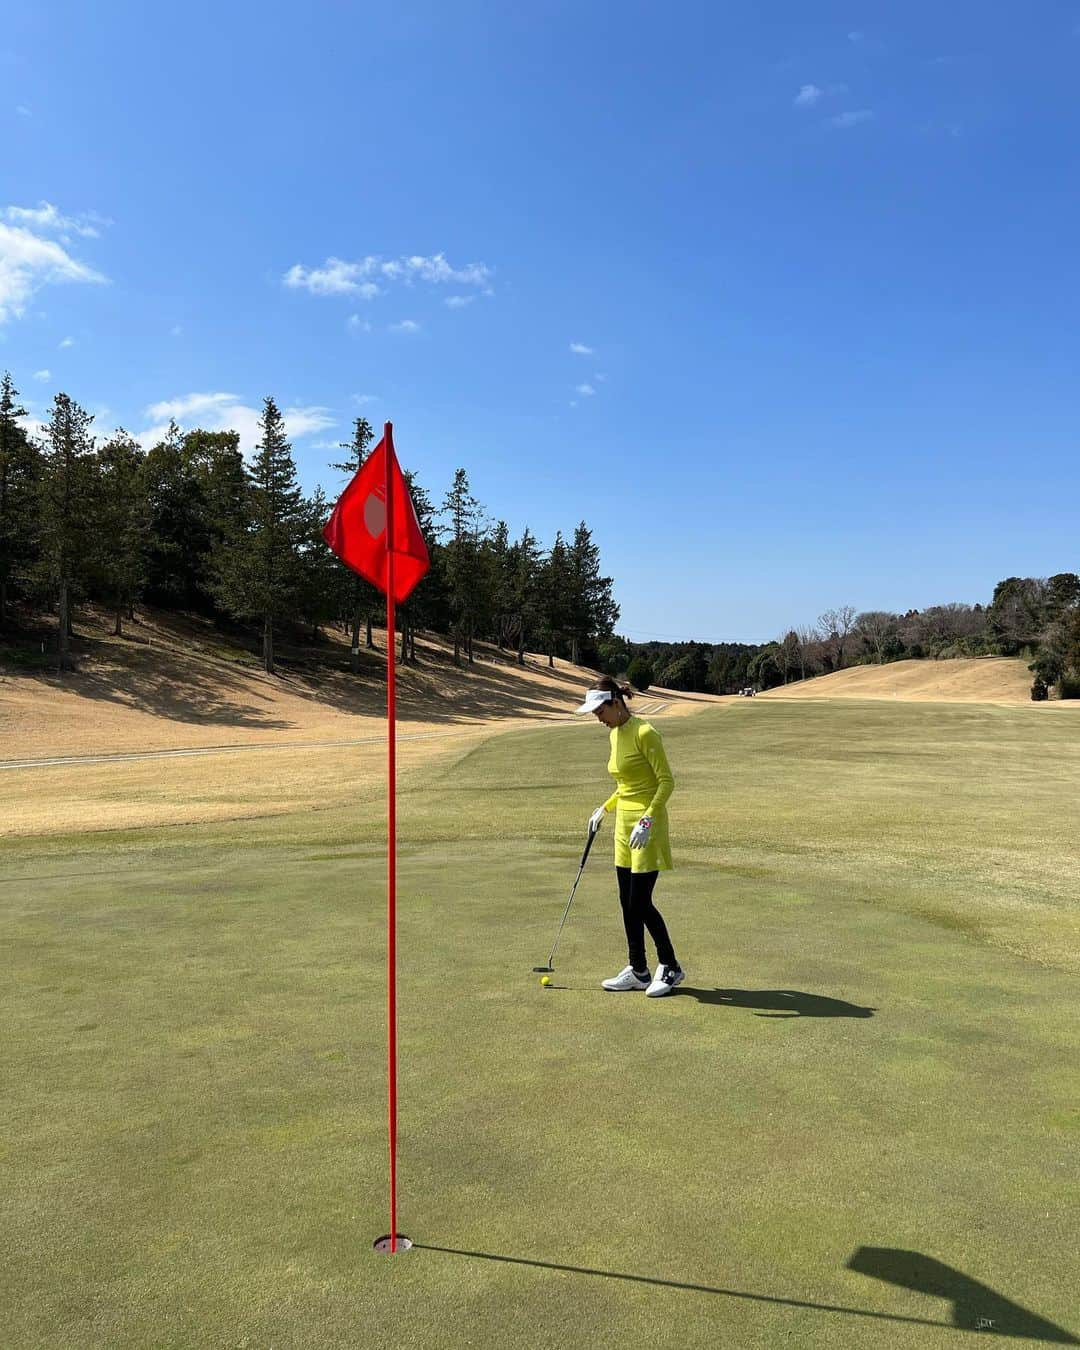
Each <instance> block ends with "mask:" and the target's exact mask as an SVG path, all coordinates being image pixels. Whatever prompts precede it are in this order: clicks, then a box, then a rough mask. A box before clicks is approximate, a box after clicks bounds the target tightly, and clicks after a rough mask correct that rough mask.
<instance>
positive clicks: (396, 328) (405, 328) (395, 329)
mask: <svg viewBox="0 0 1080 1350" xmlns="http://www.w3.org/2000/svg"><path fill="white" fill-rule="evenodd" d="M390 331H391V333H419V331H420V325H419V324H418V323H417V322H416V320H415V319H402V320H401V322H400V323H392V324H391V325H390Z"/></svg>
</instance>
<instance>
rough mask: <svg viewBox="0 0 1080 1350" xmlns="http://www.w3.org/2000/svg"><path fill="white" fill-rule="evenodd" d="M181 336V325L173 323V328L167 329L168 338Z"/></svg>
mask: <svg viewBox="0 0 1080 1350" xmlns="http://www.w3.org/2000/svg"><path fill="white" fill-rule="evenodd" d="M183 335H184V330H183V328H182V327H181V325H180V324H178V323H174V324H173V326H172V327H171V328H170V329H169V336H170V337H183Z"/></svg>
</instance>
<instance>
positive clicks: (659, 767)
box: [638, 727, 675, 816]
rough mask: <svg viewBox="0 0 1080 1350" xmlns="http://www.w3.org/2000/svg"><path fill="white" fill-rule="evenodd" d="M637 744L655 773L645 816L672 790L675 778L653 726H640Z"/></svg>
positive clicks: (658, 805) (649, 814)
mask: <svg viewBox="0 0 1080 1350" xmlns="http://www.w3.org/2000/svg"><path fill="white" fill-rule="evenodd" d="M638 746H639V748H640V750H641V753H642V754H643V755H644V756H645V758H646V759H647V760H648V761H649V766H650V768H651V769H652V771H653V773H654V774H656V791H655V792H654V793H653V799H652V801H651V802H650V803H649V809H648V811H646V812H645V814H646V815H647V816H652V815H655V814H656V811H657V809H658V808H659V807H661V806H663V804H664V803H665V802H666V801H667V799H668V798H669V797H670V796H671V794H672V792H674V790H675V778H674V775H673V774H672V772H671V765H670V764H669V763H668V759H667V754H666V753H665V751H664V742H663V741H662V740H661V738H660V733H659V732H658V731H657V730H656V728H655V727H642V729H641V731H640V732H639V733H638Z"/></svg>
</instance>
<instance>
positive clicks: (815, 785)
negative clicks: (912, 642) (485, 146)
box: [0, 700, 1080, 1350]
mask: <svg viewBox="0 0 1080 1350" xmlns="http://www.w3.org/2000/svg"><path fill="white" fill-rule="evenodd" d="M655 720H656V725H657V726H658V727H659V728H660V729H661V730H662V731H663V734H664V738H665V743H666V746H667V749H668V753H669V755H670V758H671V763H672V767H673V770H674V773H675V777H676V791H675V795H674V796H673V798H672V801H671V820H672V839H673V851H674V856H675V864H676V870H675V871H674V872H673V873H671V874H665V875H663V876H662V877H661V879H660V884H659V887H658V890H657V903H658V904H659V905H660V907H661V908H662V910H663V911H664V914H665V916H666V918H667V920H668V924H669V926H670V928H671V932H672V936H673V938H674V941H675V944H676V949H677V951H678V953H679V955H680V957H681V959H682V962H683V964H684V966H685V968H686V971H687V982H686V985H685V986H683V988H681V989H680V990H678V991H677V993H676V994H674V995H673V996H672V997H670V998H668V999H663V1000H646V999H644V997H642V996H639V995H635V994H624V995H609V994H605V993H603V992H602V991H601V990H600V989H599V987H598V984H599V980H600V979H601V978H602V977H603V976H605V975H610V974H613V973H614V972H616V971H617V970H618V969H619V967H620V966H621V965H622V964H623V962H624V958H625V950H624V946H623V941H622V930H621V922H620V920H619V917H618V909H617V902H616V899H615V893H614V876H613V873H612V871H611V866H610V857H611V830H610V826H605V828H604V831H603V833H602V834H601V836H600V838H599V840H598V841H597V845H596V847H595V848H594V850H593V856H592V858H591V859H590V861H589V864H588V867H587V869H586V872H585V875H584V877H583V879H582V882H581V885H580V888H579V890H578V894H577V898H576V900H575V906H574V910H573V911H572V913H571V915H570V919H569V922H568V925H567V928H566V931H565V933H564V935H563V938H562V941H561V944H560V948H559V953H558V957H557V960H556V973H555V975H554V977H553V980H554V985H553V987H552V988H550V989H547V990H545V989H541V988H540V986H539V984H538V981H537V977H536V976H535V975H533V974H531V973H530V972H531V968H532V967H533V966H534V965H536V964H537V963H539V962H541V961H542V960H544V959H545V958H546V955H547V952H548V950H549V948H550V944H551V940H552V938H553V936H554V932H555V927H556V925H557V922H558V919H559V916H560V914H561V911H562V907H563V905H564V904H565V900H566V896H567V894H568V891H569V887H570V885H571V884H572V882H573V878H574V875H575V872H576V868H577V863H578V861H579V859H580V850H581V843H582V836H583V833H584V827H585V822H586V820H587V818H588V814H589V812H590V811H591V810H592V809H593V808H594V807H595V806H596V805H597V804H598V803H599V802H601V801H602V800H603V799H604V797H606V796H607V794H608V791H609V786H608V779H607V775H606V774H605V772H604V765H605V762H606V758H607V737H606V735H605V734H604V733H603V732H602V731H601V730H599V729H598V728H596V727H594V726H592V725H589V726H582V725H569V726H542V727H536V728H529V729H523V730H521V729H519V730H513V731H509V732H505V733H503V734H499V735H493V736H491V737H490V738H488V739H486V740H482V741H480V742H479V743H477V742H476V741H474V740H471V739H470V740H469V742H468V743H467V744H461V745H458V746H455V745H454V743H453V741H449V742H447V743H446V744H442V743H440V744H439V747H438V748H437V749H436V750H432V751H431V753H430V758H429V759H428V760H427V761H425V762H421V761H420V760H417V761H416V762H415V763H413V762H411V761H410V763H409V764H408V766H407V770H406V772H405V774H404V776H403V780H402V793H401V799H400V806H399V837H400V840H401V855H400V859H399V891H400V914H399V925H400V927H399V944H400V961H399V965H400V997H401V1013H400V1023H399V1036H400V1055H401V1104H400V1112H401V1119H400V1148H401V1172H400V1177H399V1184H400V1197H401V1198H400V1225H399V1226H400V1227H401V1229H402V1230H403V1231H404V1232H405V1233H407V1234H408V1235H409V1236H410V1237H411V1238H412V1239H413V1240H414V1241H415V1242H416V1243H417V1244H418V1247H419V1249H418V1250H415V1251H413V1252H411V1253H408V1254H407V1255H403V1256H400V1257H397V1258H392V1259H391V1258H388V1257H382V1256H377V1255H375V1254H374V1253H373V1252H372V1251H371V1242H372V1240H373V1239H374V1238H375V1237H376V1236H378V1235H379V1234H381V1233H384V1232H385V1231H386V1228H387V1215H386V1128H385V1025H384V1016H385V1014H384V994H385V968H384V964H383V953H384V938H383V921H384V889H383V888H384V881H385V862H384V840H383V821H382V815H381V807H380V803H379V797H378V785H377V784H374V785H373V786H372V787H371V789H370V791H368V790H365V792H364V794H363V796H362V798H361V799H360V800H359V802H358V804H357V805H356V806H355V807H347V806H343V805H341V804H340V801H341V787H340V780H339V781H338V782H337V783H336V785H335V788H334V805H333V806H332V807H330V808H329V809H325V810H315V809H311V808H310V807H308V808H305V809H304V810H301V811H296V812H292V813H289V814H278V815H275V816H273V817H268V816H262V817H260V818H255V819H250V820H242V821H228V820H211V821H207V822H206V823H203V824H197V825H192V824H183V825H178V826H175V827H171V828H163V827H156V828H148V829H145V830H129V831H123V830H110V831H103V832H101V833H85V834H81V835H76V834H54V835H43V836H40V837H27V838H12V839H8V840H5V841H3V842H2V843H0V941H2V943H3V948H4V951H5V956H6V959H5V967H6V971H7V974H8V978H7V979H6V980H5V981H4V983H3V986H2V989H0V1017H2V1020H3V1026H4V1028H5V1068H6V1070H7V1074H6V1076H7V1086H6V1088H5V1093H4V1100H3V1107H2V1132H0V1167H2V1170H3V1178H4V1205H3V1212H4V1221H3V1224H2V1226H0V1318H2V1324H3V1331H2V1333H0V1342H2V1343H3V1345H4V1346H5V1347H6V1346H9V1345H10V1346H13V1347H71V1346H80V1347H82V1346H102V1347H104V1346H108V1347H132V1348H133V1347H144V1346H148V1345H153V1346H162V1347H165V1346H167V1347H204V1346H205V1347H210V1346H214V1347H217V1346H228V1347H234V1346H235V1347H271V1346H272V1347H275V1350H281V1348H282V1347H323V1346H342V1347H344V1346H365V1347H384V1346H385V1347H391V1346H408V1347H418V1348H420V1347H449V1348H452V1350H456V1347H465V1346H474V1347H518V1346H521V1347H526V1346H528V1347H546V1346H557V1345H558V1346H605V1347H606V1346H611V1347H615V1346H620V1347H621V1346H625V1345H628V1344H631V1343H641V1344H645V1345H656V1346H667V1345H684V1346H693V1347H698V1346H700V1347H707V1346H708V1347H712V1346H730V1347H758V1346H761V1347H772V1346H777V1345H790V1346H796V1347H853V1348H854V1347H859V1348H860V1350H861V1348H862V1347H867V1346H879V1345H880V1346H890V1347H891V1346H903V1347H906V1346H912V1347H931V1346H935V1347H936V1346H946V1345H950V1344H960V1343H963V1342H966V1341H967V1340H968V1339H969V1337H968V1336H967V1335H966V1334H965V1333H966V1332H971V1331H974V1330H976V1329H980V1330H983V1331H986V1332H987V1333H989V1334H1000V1335H1006V1336H1009V1337H1010V1338H1014V1339H1013V1342H1012V1343H1017V1344H1023V1343H1030V1344H1032V1345H1038V1344H1042V1345H1045V1344H1080V1339H1078V1337H1080V1293H1078V1289H1080V1268H1078V1261H1077V1250H1078V1248H1080V1220H1078V1217H1077V1216H1078V1213H1080V1162H1078V1159H1080V1072H1078V1069H1077V1052H1076V1047H1077V1032H1076V1027H1077V1019H1078V1014H1080V994H1078V991H1077V975H1078V974H1080V902H1078V900H1077V896H1078V894H1080V848H1078V845H1077V842H1076V826H1075V802H1076V798H1077V793H1078V792H1080V722H1077V721H1076V720H1075V719H1073V718H1069V717H1065V716H1052V717H1046V716H1039V715H1038V713H1037V711H1036V712H1034V713H1033V710H1032V709H1031V708H1025V707H1020V706H1018V707H1015V708H1010V707H1002V706H995V707H991V706H981V705H977V704H966V705H951V706H949V705H944V704H932V703H922V704H904V703H901V702H897V703H888V702H879V703H871V702H865V703H856V702H850V703H847V702H837V703H828V702H825V701H822V702H805V703H799V702H795V701H792V702H783V701H779V700H777V701H768V700H753V701H751V700H747V701H745V702H736V703H733V704H731V705H729V706H726V707H719V708H713V709H708V710H706V711H703V712H701V713H696V714H692V715H688V716H682V717H678V718H671V719H669V720H665V718H664V716H663V715H662V714H661V715H659V716H657V718H656V719H655ZM290 753H291V754H295V755H299V754H301V753H302V752H301V751H299V750H297V751H295V752H290ZM310 753H311V756H312V763H313V764H314V763H315V762H316V755H317V753H318V752H315V751H313V752H310ZM348 753H349V752H348V751H346V750H340V749H339V750H338V751H336V752H335V757H334V760H333V765H334V770H335V773H336V774H340V773H341V772H342V771H343V766H346V765H347V763H348ZM254 758H255V757H253V759H254ZM240 762H242V757H236V758H235V759H234V760H232V761H231V763H233V764H237V765H238V764H239V763H240ZM290 762H292V761H290ZM277 763H278V760H277V759H276V758H275V756H272V755H266V756H261V757H258V767H257V773H258V775H259V778H260V780H261V781H260V788H259V791H260V794H263V795H267V794H268V793H269V791H270V789H272V784H273V775H274V773H275V772H277V769H276V768H275V765H276V764H277ZM153 767H154V766H149V767H148V766H145V765H144V766H136V768H135V769H132V768H131V767H129V766H115V767H114V768H112V769H110V770H109V773H111V774H113V775H115V777H113V778H110V777H109V775H108V773H106V770H105V769H102V768H101V767H100V766H98V767H95V768H94V770H93V771H92V772H93V773H94V774H95V775H100V780H97V779H96V780H95V781H100V788H99V790H100V793H101V795H102V800H105V799H106V798H107V796H108V794H109V793H110V792H112V793H123V792H124V791H126V790H127V789H126V788H125V779H124V777H123V775H124V774H126V773H132V772H138V773H140V774H142V773H147V772H149V770H150V768H153ZM45 772H46V771H41V772H40V773H39V774H38V775H37V776H36V777H35V778H34V779H33V781H32V782H31V778H30V777H29V775H28V776H27V777H26V778H25V779H23V780H21V781H22V782H23V783H24V784H25V788H26V791H27V792H39V793H45V792H47V784H46V783H45V782H44V781H42V776H43V775H44V773H45ZM49 772H51V771H49ZM68 772H74V771H68ZM161 772H164V770H161ZM230 772H231V773H234V774H235V773H237V772H238V769H236V768H231V769H230ZM290 772H292V769H290ZM11 777H12V778H14V777H15V774H14V772H13V773H12V775H11ZM65 781H67V780H65ZM305 781H307V780H305ZM6 787H7V789H8V790H9V791H12V792H14V791H15V786H14V783H8V784H6ZM260 800H261V797H260Z"/></svg>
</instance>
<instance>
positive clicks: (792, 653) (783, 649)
mask: <svg viewBox="0 0 1080 1350" xmlns="http://www.w3.org/2000/svg"><path fill="white" fill-rule="evenodd" d="M773 660H774V662H775V664H776V668H777V670H778V671H779V672H780V674H781V675H782V676H783V678H784V683H785V684H787V683H788V681H789V680H790V679H791V672H792V671H793V670H794V669H795V667H796V666H797V665H798V664H799V635H798V634H797V633H796V632H795V630H794V629H790V630H789V631H788V632H787V633H785V634H784V635H783V636H782V637H779V638H777V640H776V652H775V653H774V656H773Z"/></svg>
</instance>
